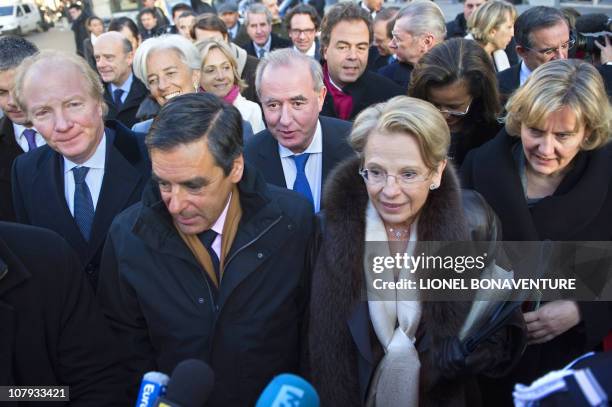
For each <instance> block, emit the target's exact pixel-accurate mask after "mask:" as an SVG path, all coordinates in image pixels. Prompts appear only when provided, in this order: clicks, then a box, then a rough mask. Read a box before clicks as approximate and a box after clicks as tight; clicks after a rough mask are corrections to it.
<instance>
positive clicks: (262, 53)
mask: <svg viewBox="0 0 612 407" xmlns="http://www.w3.org/2000/svg"><path fill="white" fill-rule="evenodd" d="M258 53H259V59H261V58H263V57H265V56H266V49H265V48H259V51H258Z"/></svg>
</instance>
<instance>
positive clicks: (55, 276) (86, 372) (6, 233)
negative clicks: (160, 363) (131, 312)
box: [0, 222, 125, 407]
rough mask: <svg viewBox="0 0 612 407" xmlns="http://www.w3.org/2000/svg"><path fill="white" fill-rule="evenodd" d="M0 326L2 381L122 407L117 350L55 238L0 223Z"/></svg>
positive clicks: (77, 401)
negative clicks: (63, 389)
mask: <svg viewBox="0 0 612 407" xmlns="http://www.w3.org/2000/svg"><path fill="white" fill-rule="evenodd" d="M0 326H2V338H1V340H0V355H1V356H0V360H2V363H0V384H2V385H8V384H10V385H13V386H20V387H21V386H42V385H45V386H69V387H70V405H71V406H83V407H85V406H87V407H90V406H91V407H94V406H99V407H106V406H118V405H121V404H120V402H119V399H120V398H119V397H118V393H119V392H120V390H121V386H122V382H124V380H125V376H124V373H123V369H121V367H120V365H119V362H120V360H121V359H120V357H119V355H118V354H117V349H119V348H118V346H117V344H116V343H115V341H114V338H113V336H112V333H111V331H110V329H109V327H108V326H107V325H106V321H105V320H104V317H103V315H102V313H101V311H100V309H99V306H98V304H97V302H96V300H95V298H94V293H93V292H92V290H91V287H89V284H88V283H87V282H86V278H85V276H84V275H83V273H82V270H81V266H80V264H79V260H78V258H77V257H76V255H75V253H74V251H73V250H72V249H71V248H70V246H69V245H68V244H66V242H65V241H64V239H62V237H61V236H59V235H58V234H57V233H55V232H52V231H50V230H46V229H42V228H36V227H32V226H26V225H19V224H16V223H8V222H0ZM9 405H11V404H10V403H9Z"/></svg>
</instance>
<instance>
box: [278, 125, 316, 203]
mask: <svg viewBox="0 0 612 407" xmlns="http://www.w3.org/2000/svg"><path fill="white" fill-rule="evenodd" d="M278 153H279V154H280V157H281V164H282V165H283V173H284V174H285V182H286V183H287V188H289V189H293V184H294V183H295V178H296V176H297V169H296V168H295V161H293V158H291V156H293V155H294V154H293V152H291V150H289V149H288V148H285V147H283V146H282V145H280V143H279V145H278ZM304 153H310V157H308V161H306V168H305V172H306V178H307V179H308V184H309V185H310V191H311V192H312V198H313V200H314V209H315V212H319V209H320V208H321V184H322V182H321V179H322V178H323V133H322V131H321V122H320V121H317V129H316V130H315V134H314V137H313V138H312V141H311V142H310V145H309V146H308V148H307V149H306V150H304Z"/></svg>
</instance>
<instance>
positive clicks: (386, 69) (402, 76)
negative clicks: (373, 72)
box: [378, 61, 413, 94]
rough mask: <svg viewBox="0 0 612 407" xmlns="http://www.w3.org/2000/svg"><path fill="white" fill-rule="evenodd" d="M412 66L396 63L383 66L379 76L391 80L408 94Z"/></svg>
mask: <svg viewBox="0 0 612 407" xmlns="http://www.w3.org/2000/svg"><path fill="white" fill-rule="evenodd" d="M412 69H413V67H412V65H410V64H404V63H401V62H399V61H395V62H394V63H392V64H389V65H387V66H383V67H382V68H380V69H379V70H378V74H379V75H382V76H384V77H386V78H389V79H391V80H392V81H393V82H395V83H397V84H398V85H399V86H401V87H402V89H404V93H406V94H407V93H408V85H409V84H410V75H411V74H412Z"/></svg>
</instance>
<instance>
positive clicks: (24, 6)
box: [23, 4, 32, 13]
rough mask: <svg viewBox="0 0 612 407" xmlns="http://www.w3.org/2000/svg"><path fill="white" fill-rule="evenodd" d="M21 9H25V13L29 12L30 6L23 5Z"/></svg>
mask: <svg viewBox="0 0 612 407" xmlns="http://www.w3.org/2000/svg"><path fill="white" fill-rule="evenodd" d="M23 9H24V10H25V12H26V13H31V12H32V10H30V6H28V5H27V4H24V5H23Z"/></svg>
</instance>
